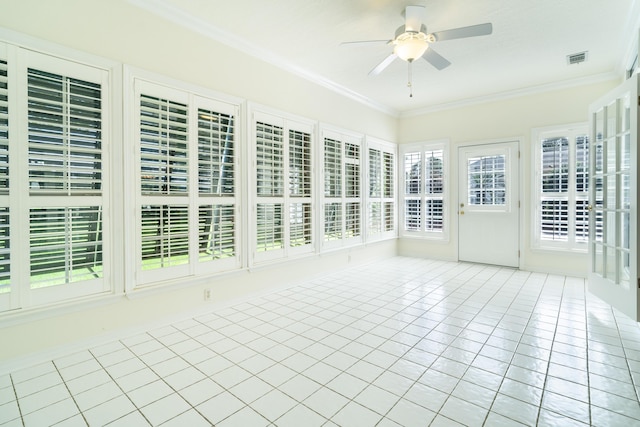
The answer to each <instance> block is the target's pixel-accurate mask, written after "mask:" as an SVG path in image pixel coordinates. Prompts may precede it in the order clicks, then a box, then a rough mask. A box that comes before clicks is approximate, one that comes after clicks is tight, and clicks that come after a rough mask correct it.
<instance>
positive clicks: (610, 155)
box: [606, 138, 618, 173]
mask: <svg viewBox="0 0 640 427" xmlns="http://www.w3.org/2000/svg"><path fill="white" fill-rule="evenodd" d="M606 146H607V170H606V173H616V171H617V170H618V168H617V150H618V147H616V138H610V139H607V141H606Z"/></svg>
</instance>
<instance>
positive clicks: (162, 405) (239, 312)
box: [0, 257, 640, 427]
mask: <svg viewBox="0 0 640 427" xmlns="http://www.w3.org/2000/svg"><path fill="white" fill-rule="evenodd" d="M639 391H640V328H639V326H638V324H636V323H634V322H632V321H630V320H629V319H628V318H626V317H625V316H623V315H621V314H620V313H617V312H616V311H614V310H612V309H611V308H610V307H609V306H607V305H606V304H604V303H602V302H601V301H600V300H598V299H597V298H595V297H593V296H591V295H589V294H587V293H586V292H585V283H584V280H582V279H576V278H571V277H564V276H554V275H547V274H537V273H529V272H523V271H517V270H513V269H508V268H498V267H492V266H484V265H473V264H465V263H451V262H442V261H429V260H420V259H412V258H403V257H397V258H393V259H390V260H387V261H385V262H381V263H376V264H374V265H368V266H365V267H356V268H353V269H350V270H347V271H341V272H335V273H333V274H329V275H326V276H324V277H321V278H315V279H313V280H309V281H306V282H304V283H299V284H297V285H296V286H293V287H291V288H289V289H287V290H285V291H280V292H277V293H274V294H270V295H267V296H262V297H259V298H252V299H248V300H246V301H245V302H243V303H240V304H238V305H235V306H232V307H228V308H225V309H220V310H218V311H214V312H211V313H210V314H207V315H204V316H198V317H195V318H193V319H189V320H185V321H183V322H180V323H176V324H173V325H171V326H167V327H162V328H160V329H157V330H152V331H149V332H148V333H144V334H141V335H137V336H132V337H128V338H125V339H122V340H120V341H116V342H107V343H104V345H101V346H99V347H96V348H91V349H87V350H86V351H82V352H79V353H75V354H71V355H69V356H67V357H63V358H60V359H58V360H53V361H50V362H47V363H44V364H41V365H38V366H33V367H30V368H29V369H25V370H22V371H19V372H14V373H12V374H10V375H7V376H4V377H0V425H1V426H23V425H24V426H27V427H29V426H45V425H56V426H76V425H78V426H84V425H90V426H102V425H110V426H128V427H130V426H148V425H154V426H156V425H162V426H200V425H202V426H208V425H212V424H215V425H216V426H269V425H277V426H296V427H299V426H305V427H306V426H335V425H338V426H349V427H351V426H353V427H357V426H399V425H400V426H457V425H467V426H480V425H486V426H517V425H540V426H574V425H575V426H581V425H597V426H631V425H640V405H639V403H638V392H639Z"/></svg>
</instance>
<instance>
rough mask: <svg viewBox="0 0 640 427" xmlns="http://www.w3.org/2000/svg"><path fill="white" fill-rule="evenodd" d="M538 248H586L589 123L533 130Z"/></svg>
mask: <svg viewBox="0 0 640 427" xmlns="http://www.w3.org/2000/svg"><path fill="white" fill-rule="evenodd" d="M534 138H535V139H534V140H535V150H536V154H535V162H536V163H535V170H536V181H535V182H536V191H535V194H536V203H535V205H536V218H535V223H536V227H535V230H536V236H535V239H534V241H535V243H536V246H538V247H551V248H553V247H555V248H567V249H578V250H585V251H586V250H587V247H586V245H585V243H586V242H587V240H588V237H589V211H588V205H589V201H588V186H587V184H588V179H589V176H588V167H589V138H588V136H587V126H586V125H575V126H567V127H566V128H553V129H539V130H536V131H535V132H534Z"/></svg>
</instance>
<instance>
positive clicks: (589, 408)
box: [536, 277, 592, 425]
mask: <svg viewBox="0 0 640 427" xmlns="http://www.w3.org/2000/svg"><path fill="white" fill-rule="evenodd" d="M565 289H566V277H565V278H564V280H563V282H562V292H561V293H560V300H559V301H558V310H557V314H556V322H555V328H554V331H553V340H552V343H551V349H549V361H548V363H547V369H546V372H545V376H544V384H543V388H542V395H541V397H540V405H539V406H538V418H537V419H536V423H539V421H540V414H541V412H542V410H543V409H546V408H543V406H542V402H543V401H544V398H545V394H546V393H548V391H547V387H546V386H547V381H548V380H549V377H550V376H551V375H550V374H549V369H550V367H551V357H552V356H553V347H554V346H555V343H556V339H555V338H556V334H557V331H558V323H559V320H560V312H561V308H562V301H563V299H564V294H565ZM585 332H586V333H588V331H585ZM585 351H587V350H585ZM586 357H587V358H588V357H589V354H588V352H587V354H586ZM588 369H589V362H588V359H587V384H588V383H589V373H588ZM589 390H590V387H588V388H587V393H588V394H587V396H588V399H589V402H587V406H588V410H589V425H592V422H591V397H590V391H589ZM571 399H573V398H571ZM549 411H551V410H549ZM551 412H554V411H551ZM565 417H567V418H572V417H569V416H566V415H565ZM572 419H574V418H572ZM576 421H580V420H576Z"/></svg>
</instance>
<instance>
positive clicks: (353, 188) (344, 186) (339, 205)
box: [322, 130, 363, 248]
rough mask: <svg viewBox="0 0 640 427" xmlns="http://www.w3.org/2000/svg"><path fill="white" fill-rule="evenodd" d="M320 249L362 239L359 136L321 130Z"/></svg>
mask: <svg viewBox="0 0 640 427" xmlns="http://www.w3.org/2000/svg"><path fill="white" fill-rule="evenodd" d="M322 135H323V137H322V139H323V158H324V160H323V171H324V172H323V175H324V193H323V204H322V208H323V218H324V221H323V224H324V232H323V248H331V247H339V246H344V245H351V244H356V243H362V242H363V236H362V233H363V230H362V194H361V192H362V189H361V185H362V182H361V161H362V157H361V156H362V154H361V150H362V138H361V137H358V136H355V135H349V134H343V133H338V132H333V131H330V130H323V132H322Z"/></svg>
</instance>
